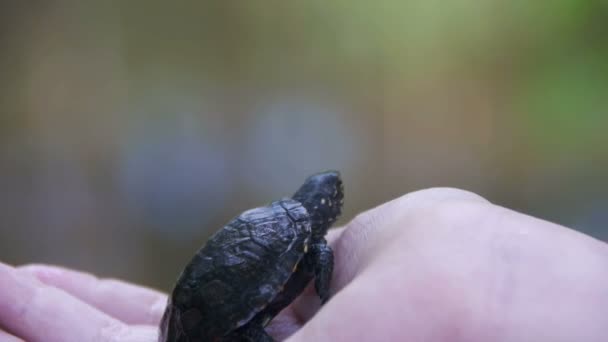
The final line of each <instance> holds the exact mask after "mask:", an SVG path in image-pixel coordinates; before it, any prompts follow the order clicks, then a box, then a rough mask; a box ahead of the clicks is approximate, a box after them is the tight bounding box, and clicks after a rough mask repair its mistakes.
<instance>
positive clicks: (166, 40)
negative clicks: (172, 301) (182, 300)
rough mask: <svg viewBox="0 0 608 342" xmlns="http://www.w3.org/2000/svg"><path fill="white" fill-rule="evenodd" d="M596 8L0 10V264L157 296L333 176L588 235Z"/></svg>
mask: <svg viewBox="0 0 608 342" xmlns="http://www.w3.org/2000/svg"><path fill="white" fill-rule="evenodd" d="M607 4H608V3H607V2H606V1H599V0H598V1H576V0H556V1H542V2H533V1H521V0H514V1H498V0H490V1H481V0H455V1H447V2H446V1H423V0H411V1H376V2H371V1H370V2H367V1H365V2H364V1H362V2H357V1H307V2H304V1H302V2H296V1H293V2H287V1H264V2H246V1H219V2H204V1H176V2H155V1H143V0H134V1H48V2H44V1H16V0H15V1H10V0H9V1H2V4H1V5H0V90H1V91H0V189H1V190H2V191H0V260H2V261H4V262H8V263H11V264H22V263H30V262H44V263H56V264H61V265H65V266H68V267H74V268H78V269H84V270H87V271H90V272H93V273H96V274H99V275H101V276H113V277H120V278H125V279H128V280H131V281H135V282H139V283H144V284H147V285H150V286H155V287H158V288H161V289H163V290H168V289H169V288H170V287H171V285H172V284H173V282H174V280H175V279H176V277H177V275H178V273H179V272H180V270H181V268H182V266H183V265H184V264H185V263H186V262H187V261H188V260H189V259H190V257H191V256H192V254H193V253H194V252H195V250H196V249H197V248H198V247H199V246H200V245H201V244H203V243H204V241H205V239H206V238H207V237H208V236H209V234H211V233H212V232H213V231H215V230H216V229H218V228H220V227H221V226H222V225H223V224H224V223H225V222H227V221H228V220H229V219H230V218H231V217H233V216H234V215H236V214H238V213H239V212H241V211H242V210H244V209H247V208H250V207H253V206H257V205H260V204H263V203H265V202H267V201H269V200H272V199H275V198H278V197H281V196H285V195H290V194H291V193H292V192H293V191H294V190H295V189H296V188H297V187H298V186H299V185H300V183H301V182H302V180H303V179H304V178H305V177H306V176H307V175H308V174H310V173H313V172H316V171H319V170H323V169H328V168H336V169H339V170H341V171H342V173H343V176H344V178H345V186H346V191H347V197H346V204H345V205H346V208H345V215H344V218H343V220H342V221H341V222H343V223H344V222H346V221H347V220H349V219H350V218H352V217H353V216H354V215H356V214H357V213H358V212H361V211H363V210H365V209H368V208H370V207H372V206H375V205H378V204H380V203H382V202H384V201H387V200H389V199H392V198H394V197H396V196H399V195H401V194H404V193H406V192H409V191H413V190H417V189H421V188H425V187H432V186H453V187H460V188H464V189H468V190H471V191H475V192H477V193H480V194H481V195H483V196H485V197H487V198H488V199H490V200H491V201H493V202H495V203H499V204H502V205H506V206H509V207H512V208H514V209H516V210H520V211H524V212H527V213H530V214H533V215H536V216H540V217H542V218H545V219H548V220H551V221H555V222H558V223H561V224H564V225H567V226H571V227H574V228H576V229H580V230H582V231H585V232H587V233H588V234H591V235H593V236H596V237H598V238H601V239H608V229H606V222H608V199H607V197H606V192H607V191H606V190H607V185H608V179H607V177H606V175H608V134H607V133H606V131H607V129H608V41H607V40H606V37H608V5H607Z"/></svg>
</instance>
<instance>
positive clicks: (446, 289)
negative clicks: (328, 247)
mask: <svg viewBox="0 0 608 342" xmlns="http://www.w3.org/2000/svg"><path fill="white" fill-rule="evenodd" d="M328 239H329V240H330V241H331V244H332V246H333V248H334V253H335V262H336V265H335V273H334V278H333V280H332V286H333V288H332V291H333V295H334V296H333V298H332V299H331V300H330V301H329V302H328V303H327V304H326V305H324V306H323V307H322V308H321V309H319V304H318V298H317V297H316V295H315V294H314V291H313V290H312V289H310V288H309V289H308V290H307V292H306V293H305V294H304V295H302V296H301V297H300V298H299V299H298V300H297V301H296V302H295V303H294V304H292V305H291V306H289V307H288V308H287V309H285V310H284V311H283V312H282V313H281V314H280V315H279V316H278V317H277V318H275V319H274V320H273V321H272V323H271V324H270V326H269V327H268V330H269V331H270V333H271V334H272V335H273V336H274V337H275V338H277V339H284V338H287V337H288V336H290V335H292V336H291V337H290V338H289V341H292V342H299V341H354V340H355V341H357V340H358V341H404V340H409V341H470V342H475V341H484V342H485V341H535V342H536V341H589V342H592V341H605V340H606V337H607V336H608V334H607V333H606V332H605V330H606V329H604V326H603V324H602V323H605V317H607V313H608V309H607V308H608V287H607V286H606V285H605V284H606V283H607V281H608V247H607V245H606V244H604V243H602V242H599V241H597V240H594V239H592V238H590V237H588V236H585V235H583V234H580V233H577V232H575V231H571V230H569V229H567V228H564V227H561V226H558V225H555V224H551V223H548V222H545V221H542V220H538V219H535V218H532V217H529V216H525V215H522V214H519V213H516V212H513V211H510V210H507V209H504V208H500V207H497V206H494V205H492V204H490V203H488V202H487V201H485V200H483V199H482V198H480V197H478V196H476V195H473V194H470V193H467V192H463V191H458V190H453V189H431V190H425V191H420V192H417V193H412V194H408V195H406V196H403V197H401V198H399V199H397V200H394V201H391V202H389V203H386V204H384V205H382V206H380V207H378V208H375V209H372V210H370V211H368V212H366V213H364V214H361V215H359V216H358V217H357V218H356V219H355V220H353V221H352V222H351V223H349V224H348V225H347V227H346V228H342V229H336V230H333V231H331V232H330V236H329V237H328ZM31 275H35V276H36V277H37V278H38V279H39V280H41V282H39V281H38V280H36V279H35V278H34V277H31ZM81 277H84V278H86V279H88V280H84V278H82V279H81ZM99 284H105V285H99ZM57 288H59V289H62V290H64V291H65V292H63V291H61V290H57ZM100 289H101V290H100ZM7 294H11V295H9V296H8V297H7ZM165 300H166V299H165V297H164V296H163V295H162V294H160V293H158V292H155V291H152V290H148V289H143V288H139V287H136V286H133V285H128V284H125V283H122V282H118V281H104V280H97V279H95V278H91V276H88V275H83V274H81V273H77V272H74V271H68V270H62V269H56V268H49V267H44V266H30V267H25V268H20V269H12V268H10V267H7V266H1V265H0V327H3V328H5V329H6V330H7V331H10V332H11V333H13V334H14V335H16V336H20V337H21V338H24V339H27V340H28V341H30V340H31V341H42V340H44V341H154V340H155V339H156V336H157V328H156V326H157V323H158V320H159V319H160V315H161V314H162V310H163V308H164V304H165ZM317 311H318V312H317ZM0 336H1V335H0Z"/></svg>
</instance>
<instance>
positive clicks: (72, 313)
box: [0, 263, 167, 342]
mask: <svg viewBox="0 0 608 342" xmlns="http://www.w3.org/2000/svg"><path fill="white" fill-rule="evenodd" d="M166 300H167V297H166V295H164V294H162V293H160V292H157V291H155V290H152V289H148V288H145V287H140V286H136V285H132V284H129V283H125V282H123V281H120V280H114V279H98V278H96V277H94V276H92V275H90V274H86V273H82V272H77V271H72V270H68V269H64V268H60V267H54V266H45V265H28V266H22V267H18V268H13V267H11V266H8V265H5V264H1V263H0V341H1V342H9V341H10V342H12V341H24V340H25V341H31V342H37V341H45V342H47V341H48V342H72V341H74V342H76V341H78V342H88V341H93V342H109V341H125V342H150V341H156V340H157V338H158V324H159V322H160V318H161V316H162V314H163V311H164V308H165V305H166Z"/></svg>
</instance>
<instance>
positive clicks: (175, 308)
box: [159, 171, 344, 342]
mask: <svg viewBox="0 0 608 342" xmlns="http://www.w3.org/2000/svg"><path fill="white" fill-rule="evenodd" d="M343 203H344V186H343V183H342V179H341V176H340V173H339V172H338V171H325V172H320V173H317V174H314V175H312V176H310V177H308V178H307V179H306V180H305V181H304V184H303V185H302V186H301V187H300V188H299V189H298V190H297V191H296V192H295V194H294V195H293V196H292V197H291V198H283V199H280V200H277V201H274V202H272V203H270V204H268V205H267V206H263V207H258V208H254V209H250V210H247V211H245V212H243V213H241V214H240V215H239V216H237V217H236V218H234V219H232V220H231V221H230V222H229V223H228V224H226V226H224V227H223V228H221V229H220V230H218V231H217V232H216V233H215V234H213V235H212V236H211V237H210V238H209V240H208V241H207V242H206V243H205V244H204V246H203V247H201V248H200V249H199V250H198V251H197V252H196V254H195V255H194V257H193V258H192V259H191V261H190V262H189V263H188V264H187V265H186V266H185V268H184V269H183V271H182V273H181V274H180V276H179V277H178V280H177V283H176V285H175V287H174V289H173V291H172V292H171V294H170V296H169V298H168V301H167V306H166V309H165V312H164V314H163V317H162V320H161V323H160V336H159V341H160V342H202V341H213V342H219V341H262V342H267V341H274V340H273V338H272V337H271V336H270V335H268V333H267V332H266V330H265V327H266V325H267V324H268V323H269V322H270V321H271V320H272V319H273V318H274V317H275V316H276V315H277V314H278V313H279V312H280V311H281V310H283V309H284V308H285V307H287V306H288V305H289V304H290V303H291V302H292V301H293V300H294V299H295V298H296V297H298V296H299V295H300V294H301V293H302V292H303V291H304V289H305V288H306V287H307V286H308V284H309V283H310V282H311V281H312V280H313V279H314V287H315V290H316V292H317V295H318V296H319V298H320V301H321V304H325V303H326V302H327V301H328V300H329V297H330V293H329V285H330V280H331V277H332V273H333V262H334V256H333V251H332V249H331V248H330V246H329V245H328V244H327V240H326V239H325V235H326V233H327V231H328V229H329V228H330V227H331V225H332V224H333V223H334V222H335V221H336V219H337V218H338V217H339V216H340V214H341V211H342V206H343Z"/></svg>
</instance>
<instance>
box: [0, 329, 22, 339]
mask: <svg viewBox="0 0 608 342" xmlns="http://www.w3.org/2000/svg"><path fill="white" fill-rule="evenodd" d="M0 342H24V341H23V340H22V339H20V338H18V337H16V336H13V335H11V334H9V333H7V332H6V331H3V330H2V329H0Z"/></svg>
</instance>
